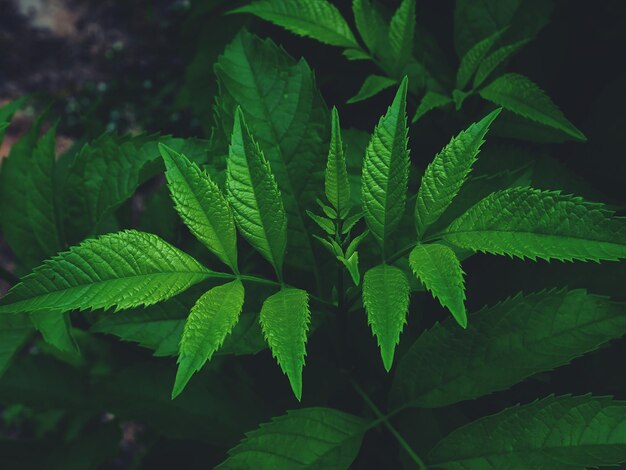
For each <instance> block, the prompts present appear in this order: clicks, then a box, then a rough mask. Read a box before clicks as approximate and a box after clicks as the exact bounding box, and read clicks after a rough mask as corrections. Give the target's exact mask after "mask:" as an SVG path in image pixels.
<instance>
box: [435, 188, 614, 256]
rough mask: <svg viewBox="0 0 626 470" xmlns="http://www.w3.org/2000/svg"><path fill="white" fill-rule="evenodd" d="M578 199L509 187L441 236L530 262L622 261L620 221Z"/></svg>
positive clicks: (460, 219)
mask: <svg viewBox="0 0 626 470" xmlns="http://www.w3.org/2000/svg"><path fill="white" fill-rule="evenodd" d="M612 215H613V213H612V212H610V211H608V210H606V209H604V208H603V207H602V205H601V204H594V203H589V202H586V201H584V200H583V199H582V198H580V197H575V196H570V195H564V194H560V193H559V192H556V191H541V190H538V189H533V188H529V187H514V188H509V189H505V190H502V191H498V192H495V193H493V194H491V195H489V196H487V197H486V198H485V199H483V200H482V201H480V202H478V203H477V204H476V205H474V206H473V207H471V208H470V209H469V210H468V211H467V212H465V213H464V214H463V215H461V216H460V217H459V218H457V219H456V220H455V221H454V222H452V224H450V226H449V227H448V228H447V229H445V230H444V232H442V234H441V236H442V237H443V238H444V239H445V240H447V241H449V242H450V243H453V244H454V245H456V246H458V247H460V248H467V249H470V250H474V251H482V252H485V253H493V254H507V255H511V256H517V257H519V258H525V257H526V258H530V259H532V260H535V259H537V258H542V259H545V260H550V259H557V260H561V261H571V260H581V261H599V260H618V259H620V258H625V257H626V218H621V217H612Z"/></svg>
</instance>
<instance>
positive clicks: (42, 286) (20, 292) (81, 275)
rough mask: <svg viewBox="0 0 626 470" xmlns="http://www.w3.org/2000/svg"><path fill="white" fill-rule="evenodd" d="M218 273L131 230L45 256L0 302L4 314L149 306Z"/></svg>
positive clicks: (218, 274)
mask: <svg viewBox="0 0 626 470" xmlns="http://www.w3.org/2000/svg"><path fill="white" fill-rule="evenodd" d="M209 277H225V275H224V274H221V273H214V272H212V271H210V270H208V269H207V268H205V267H204V266H202V265H201V264H200V263H198V262H197V261H196V260H194V259H193V258H192V257H190V256H189V255H187V254H186V253H183V252H182V251H180V250H178V249H177V248H175V247H173V246H172V245H169V244H168V243H166V242H165V241H163V240H162V239H160V238H159V237H157V236H156V235H151V234H149V233H143V232H137V231H135V230H127V231H124V232H118V233H113V234H110V235H104V236H102V237H99V238H96V239H90V240H85V241H84V242H83V243H81V244H80V245H77V246H74V247H72V248H70V250H69V251H66V252H63V253H60V254H58V255H57V256H55V257H53V258H52V259H50V260H48V261H45V262H44V264H43V265H41V266H39V267H38V268H36V269H35V270H34V271H33V273H32V274H29V275H28V276H26V277H25V278H24V279H23V280H22V282H21V283H19V284H17V285H16V286H15V287H13V288H12V289H11V290H10V291H9V293H8V294H7V295H6V297H4V298H3V299H2V302H1V303H0V313H19V312H24V311H27V312H35V311H40V310H59V311H65V310H74V309H81V310H83V309H88V308H90V309H97V308H110V307H113V306H115V307H117V308H118V309H123V308H129V307H136V306H139V305H150V304H153V303H156V302H159V301H161V300H165V299H168V298H170V297H172V296H174V295H176V294H178V293H179V292H182V291H184V290H186V289H187V288H189V287H190V286H191V285H193V284H196V283H198V282H200V281H202V280H204V279H206V278H209Z"/></svg>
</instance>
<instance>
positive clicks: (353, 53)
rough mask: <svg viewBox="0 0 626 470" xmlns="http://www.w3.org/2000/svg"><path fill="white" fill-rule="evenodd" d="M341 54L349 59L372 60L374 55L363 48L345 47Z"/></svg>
mask: <svg viewBox="0 0 626 470" xmlns="http://www.w3.org/2000/svg"><path fill="white" fill-rule="evenodd" d="M341 55H343V56H344V57H345V58H346V59H348V60H372V56H370V55H369V54H368V53H367V52H365V51H364V50H362V49H344V50H343V51H342V52H341Z"/></svg>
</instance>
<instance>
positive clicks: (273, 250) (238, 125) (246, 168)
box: [226, 108, 287, 278]
mask: <svg viewBox="0 0 626 470" xmlns="http://www.w3.org/2000/svg"><path fill="white" fill-rule="evenodd" d="M227 164H228V168H227V176H226V198H227V199H228V202H229V203H230V205H231V207H232V208H233V212H234V215H235V221H236V222H237V227H238V228H239V231H240V232H241V234H242V235H243V236H244V237H245V238H246V240H248V242H249V243H250V244H251V245H252V246H253V247H254V248H255V249H256V250H258V251H259V253H261V254H262V255H263V256H264V257H265V259H267V260H268V261H269V262H270V263H272V265H273V266H274V269H275V270H276V273H277V274H278V277H279V278H280V277H281V276H282V269H283V259H284V256H285V248H286V245H287V217H286V215H285V209H284V208H283V201H282V199H281V197H280V192H279V190H278V185H277V184H276V180H275V179H274V175H273V174H272V170H271V168H270V164H269V162H268V161H267V160H266V159H265V156H264V155H263V152H262V151H261V149H260V148H259V145H258V144H257V143H256V142H255V141H254V139H253V137H252V135H251V134H250V131H249V130H248V127H247V126H246V123H245V121H244V117H243V113H242V111H241V108H237V112H236V114H235V125H234V127H233V135H232V139H231V141H230V149H229V153H228V161H227Z"/></svg>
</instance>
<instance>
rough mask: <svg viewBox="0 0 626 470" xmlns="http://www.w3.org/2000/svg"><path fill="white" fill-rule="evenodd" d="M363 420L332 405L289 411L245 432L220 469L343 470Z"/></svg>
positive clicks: (349, 461)
mask: <svg viewBox="0 0 626 470" xmlns="http://www.w3.org/2000/svg"><path fill="white" fill-rule="evenodd" d="M366 426H367V423H366V421H365V420H363V419H361V418H359V417H357V416H353V415H350V414H347V413H343V412H341V411H338V410H333V409H331V408H302V409H299V410H292V411H288V412H287V414H286V415H283V416H279V417H277V418H273V419H272V421H270V422H269V423H265V424H261V426H260V427H259V428H258V429H256V430H254V431H252V432H249V433H247V434H246V438H245V439H244V440H243V441H242V442H241V443H240V444H239V445H238V446H236V447H234V448H233V449H231V450H229V451H228V455H229V457H228V459H227V460H226V461H225V462H223V463H222V464H221V465H218V467H217V468H218V469H220V470H244V469H251V468H254V469H255V470H276V469H283V468H284V469H287V468H303V469H304V468H311V469H312V468H319V469H324V470H345V469H348V468H349V467H350V465H351V464H352V462H353V461H354V459H355V458H356V456H357V454H358V452H359V449H360V447H361V440H362V438H363V434H364V433H365V429H366Z"/></svg>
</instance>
